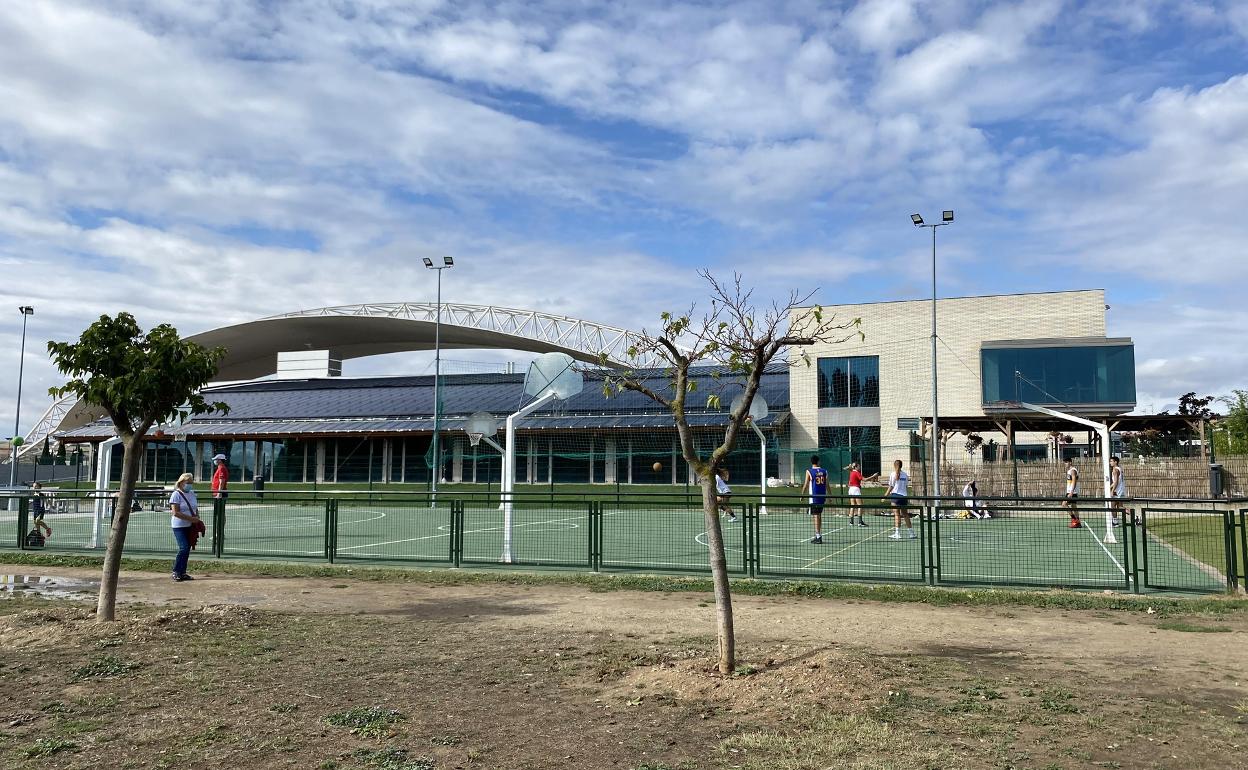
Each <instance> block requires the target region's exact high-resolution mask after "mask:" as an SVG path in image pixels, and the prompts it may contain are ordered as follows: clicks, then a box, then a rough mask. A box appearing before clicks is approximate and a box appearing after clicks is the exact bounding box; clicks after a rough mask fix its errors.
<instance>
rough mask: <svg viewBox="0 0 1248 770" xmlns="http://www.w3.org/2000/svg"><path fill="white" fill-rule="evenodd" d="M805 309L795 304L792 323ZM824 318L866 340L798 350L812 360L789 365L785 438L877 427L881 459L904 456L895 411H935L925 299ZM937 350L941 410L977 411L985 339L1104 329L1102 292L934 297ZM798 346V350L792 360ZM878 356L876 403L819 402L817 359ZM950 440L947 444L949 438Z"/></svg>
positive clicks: (1089, 333)
mask: <svg viewBox="0 0 1248 770" xmlns="http://www.w3.org/2000/svg"><path fill="white" fill-rule="evenodd" d="M807 311H808V309H805V308H803V309H798V310H795V311H794V313H793V315H792V317H791V321H794V322H796V320H797V319H799V318H800V317H801V316H802V315H804V314H805V313H806V312H807ZM823 312H824V315H825V318H826V317H827V315H828V314H835V317H836V318H837V319H839V320H841V321H848V320H850V319H853V318H860V319H862V324H861V327H860V328H861V330H862V333H863V335H865V339H862V340H858V339H857V338H855V339H853V340H851V341H848V342H843V343H840V344H820V345H814V346H811V347H809V348H805V349H804V352H805V353H806V355H807V356H808V357H809V358H810V362H811V365H810V366H806V365H804V364H803V363H800V362H798V363H796V365H795V366H794V367H793V368H792V370H791V372H790V379H789V392H790V407H791V409H792V415H793V416H792V425H791V434H790V436H791V438H790V440H791V444H792V446H793V447H794V448H808V447H809V448H813V447H815V446H818V435H819V430H818V429H819V427H820V426H831V425H848V424H855V425H869V424H872V423H870V422H865V421H866V420H870V419H871V418H872V417H875V418H876V419H878V424H879V426H880V445H881V446H882V447H884V452H883V455H884V456H883V457H882V458H881V459H882V460H883V461H884V463H885V464H886V465H887V463H888V462H890V461H891V460H892V459H897V458H902V459H904V455H903V454H901V452H902V451H903V450H904V448H905V446H906V445H907V444H908V441H909V433H908V431H905V430H898V429H897V419H898V418H899V417H901V418H905V417H920V416H927V415H930V414H931V412H932V379H931V360H932V359H931V355H932V353H931V323H932V315H931V313H932V304H931V301H930V300H927V301H923V300H917V301H906V302H879V303H871V304H862V305H837V306H830V307H824V308H823ZM936 315H937V335H938V337H939V338H940V340H941V342H942V343H943V344H938V347H937V366H938V367H939V382H940V394H939V395H940V413H941V414H948V415H979V414H983V409H982V405H981V388H980V379H979V374H980V373H979V367H980V363H979V346H980V343H981V342H983V341H984V340H1002V339H1036V338H1049V337H1053V338H1059V337H1103V336H1105V292H1104V290H1102V289H1090V290H1084V291H1065V292H1047V293H1038V294H1008V295H998V296H988V297H958V298H951V299H941V300H938V301H937V307H936ZM801 352H802V351H796V352H795V356H794V357H795V358H796V357H797V356H800V354H801ZM843 356H879V361H880V407H879V409H878V410H875V409H863V408H850V409H822V410H821V409H819V408H818V403H819V401H818V381H819V380H818V366H817V359H819V358H824V357H843ZM951 445H952V444H951Z"/></svg>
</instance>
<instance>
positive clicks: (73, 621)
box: [0, 568, 1248, 770]
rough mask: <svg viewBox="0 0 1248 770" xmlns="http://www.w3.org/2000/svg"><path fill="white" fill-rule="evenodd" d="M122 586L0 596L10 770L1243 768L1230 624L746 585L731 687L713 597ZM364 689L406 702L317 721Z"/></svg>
mask: <svg viewBox="0 0 1248 770" xmlns="http://www.w3.org/2000/svg"><path fill="white" fill-rule="evenodd" d="M8 571H10V572H11V571H13V570H12V569H9V570H8ZM54 572H55V574H56V575H59V576H64V577H66V578H76V579H81V580H83V581H90V580H92V579H94V578H95V576H96V572H95V570H87V569H63V568H58V569H56V570H54ZM121 585H122V596H121V600H122V603H123V607H122V610H121V611H120V614H122V615H124V616H125V617H126V620H125V621H124V622H122V623H119V624H114V625H112V626H102V625H98V624H95V623H93V622H91V620H90V618H89V616H88V613H87V610H86V609H84V607H88V606H89V605H82V604H78V605H75V604H72V603H69V602H48V601H37V600H33V599H26V598H18V599H13V600H10V601H8V602H0V653H2V654H3V660H4V661H5V662H4V663H3V665H0V685H3V690H4V692H6V693H9V702H8V703H7V704H6V705H5V706H0V712H7V713H0V717H4V719H3V721H0V766H4V767H9V766H12V767H17V768H24V767H31V768H35V767H65V768H71V767H72V768H79V767H82V768H86V767H100V766H104V765H102V764H101V762H102V761H104V758H105V757H114V758H115V760H116V761H115V763H113V762H112V761H111V760H110V761H109V762H108V763H107V764H109V766H116V767H136V768H138V767H178V768H198V767H204V768H208V767H214V768H216V767H221V766H223V763H226V764H229V763H233V764H235V765H236V766H238V767H244V768H250V767H258V768H259V767H290V768H295V767H300V768H304V767H313V768H316V767H320V768H341V769H342V770H348V769H351V770H354V769H355V768H361V769H364V768H381V769H382V770H396V769H399V770H417V769H418V768H454V767H462V768H473V767H489V768H546V767H552V768H553V767H586V768H598V767H602V768H623V769H624V770H638V769H644V770H661V769H663V768H687V769H692V768H704V767H705V768H733V767H740V768H793V769H794V770H796V769H797V768H824V767H850V768H894V767H895V768H911V767H930V768H962V767H966V768H1045V769H1047V770H1051V769H1052V768H1076V767H1122V768H1135V767H1141V768H1153V767H1156V768H1219V769H1220V770H1221V769H1222V768H1234V767H1248V730H1246V724H1245V721H1246V719H1248V659H1246V658H1245V657H1244V656H1242V655H1240V654H1238V651H1239V650H1242V649H1243V646H1244V642H1245V640H1246V639H1248V618H1243V617H1238V616H1236V617H1233V618H1232V619H1230V620H1227V619H1223V618H1219V619H1216V620H1209V619H1203V618H1201V619H1189V620H1182V619H1179V620H1176V619H1174V618H1168V619H1167V620H1165V621H1159V620H1158V619H1156V618H1153V617H1150V616H1148V615H1141V614H1134V613H1124V612H1109V611H1106V612H1092V611H1065V612H1063V611H1057V610H1043V609H1032V608H1026V607H1018V608H1008V609H1007V608H993V609H968V608H965V607H934V606H928V605H920V604H903V603H876V602H864V601H858V602H855V601H847V600H827V599H797V598H787V597H786V598H770V597H738V598H737V599H736V602H735V606H736V612H737V629H738V634H739V640H740V647H741V650H742V663H743V665H742V674H743V675H741V676H737V677H732V678H723V677H719V676H718V675H716V674H715V673H714V672H713V671H712V670H711V660H712V649H711V648H712V644H713V631H714V628H713V620H714V618H713V608H712V607H711V606H710V604H709V597H707V596H705V595H702V594H692V593H643V592H628V591H610V592H595V591H590V590H587V589H583V588H579V587H574V586H550V585H543V586H523V585H509V584H498V585H491V584H472V585H461V586H437V585H423V584H412V583H385V582H376V581H366V580H353V579H351V578H331V579H327V578H269V577H245V576H238V575H218V576H213V575H211V574H203V575H201V576H200V579H197V580H195V581H193V582H189V583H174V582H172V581H170V580H169V579H168V578H167V577H164V576H159V575H153V574H151V573H125V574H124V575H123V578H122V583H121ZM87 587H88V588H90V586H87ZM102 660H103V661H105V662H104V663H101V661H102ZM92 666H95V668H96V669H99V670H101V671H103V672H104V673H103V674H99V675H97V674H95V673H92V671H94V669H92V668H91V667H92ZM110 667H111V668H110ZM112 669H117V671H116V672H112ZM122 669H124V670H122ZM84 671H86V673H85V674H84ZM110 672H111V673H110ZM369 706H379V707H381V709H382V711H388V710H393V711H395V712H397V713H398V714H400V715H401V718H398V717H396V719H397V721H394V722H393V723H390V724H388V725H382V726H381V727H378V728H377V729H371V728H368V729H365V728H358V727H357V728H356V729H355V732H352V731H351V728H350V727H339V726H335V725H333V724H331V723H330V721H327V720H329V719H330V718H331V717H332V716H333V715H335V714H341V713H343V712H348V711H350V710H351V709H363V708H366V707H369ZM378 713H381V712H378ZM374 716H375V715H374ZM117 717H123V719H120V720H119V719H117ZM6 725H7V726H6ZM41 740H42V741H44V743H39V741H41ZM49 741H61V742H62V743H63V744H72V747H68V746H67V747H64V748H61V749H59V750H58V749H56V746H57V745H61V744H56V743H51V742H49ZM40 746H41V747H42V751H40V749H39V748H38V747H40ZM370 752H371V753H370ZM387 752H389V753H387ZM162 763H164V764H162ZM387 763H388V764H387Z"/></svg>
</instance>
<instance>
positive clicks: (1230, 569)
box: [1222, 506, 1239, 591]
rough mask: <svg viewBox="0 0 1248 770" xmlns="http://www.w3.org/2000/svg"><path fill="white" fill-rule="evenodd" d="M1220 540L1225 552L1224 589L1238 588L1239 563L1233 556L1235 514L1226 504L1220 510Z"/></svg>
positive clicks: (1233, 589)
mask: <svg viewBox="0 0 1248 770" xmlns="http://www.w3.org/2000/svg"><path fill="white" fill-rule="evenodd" d="M1222 542H1223V546H1222V547H1223V550H1224V551H1225V553H1226V590H1228V591H1235V590H1238V589H1239V565H1238V560H1237V559H1236V558H1235V556H1236V554H1235V515H1234V512H1233V511H1232V509H1231V508H1230V507H1229V506H1228V507H1227V508H1226V509H1224V510H1223V511H1222Z"/></svg>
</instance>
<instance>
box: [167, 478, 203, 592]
mask: <svg viewBox="0 0 1248 770" xmlns="http://www.w3.org/2000/svg"><path fill="white" fill-rule="evenodd" d="M193 481H195V474H193V473H183V474H182V475H181V476H179V477H178V486H177V487H176V488H175V489H174V490H173V494H171V495H169V512H170V513H171V514H172V516H171V517H170V519H169V525H170V526H171V527H173V539H174V541H175V542H177V544H178V555H177V556H175V557H174V559H173V579H174V580H177V581H179V582H181V581H183V580H191V579H192V578H191V576H190V575H188V574H186V565H187V562H188V561H190V558H191V538H190V534H191V527H193V526H195V524H196V523H198V522H199V520H200V519H199V501H198V500H196V499H195V490H194V489H193V488H192V487H191V482H193Z"/></svg>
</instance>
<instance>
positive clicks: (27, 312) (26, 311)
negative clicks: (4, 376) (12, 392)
mask: <svg viewBox="0 0 1248 770" xmlns="http://www.w3.org/2000/svg"><path fill="white" fill-rule="evenodd" d="M17 310H18V312H19V313H21V314H22V352H21V353H19V354H18V359H17V410H16V411H17V416H16V417H14V418H13V438H11V439H9V486H11V487H15V486H17V449H18V447H19V446H21V442H20V440H19V438H20V436H21V426H22V373H23V371H24V370H25V366H26V319H27V317H29V316H32V315H34V314H35V309H34V308H33V307H31V306H30V305H22V306H21V307H19V308H18V309H17Z"/></svg>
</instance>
